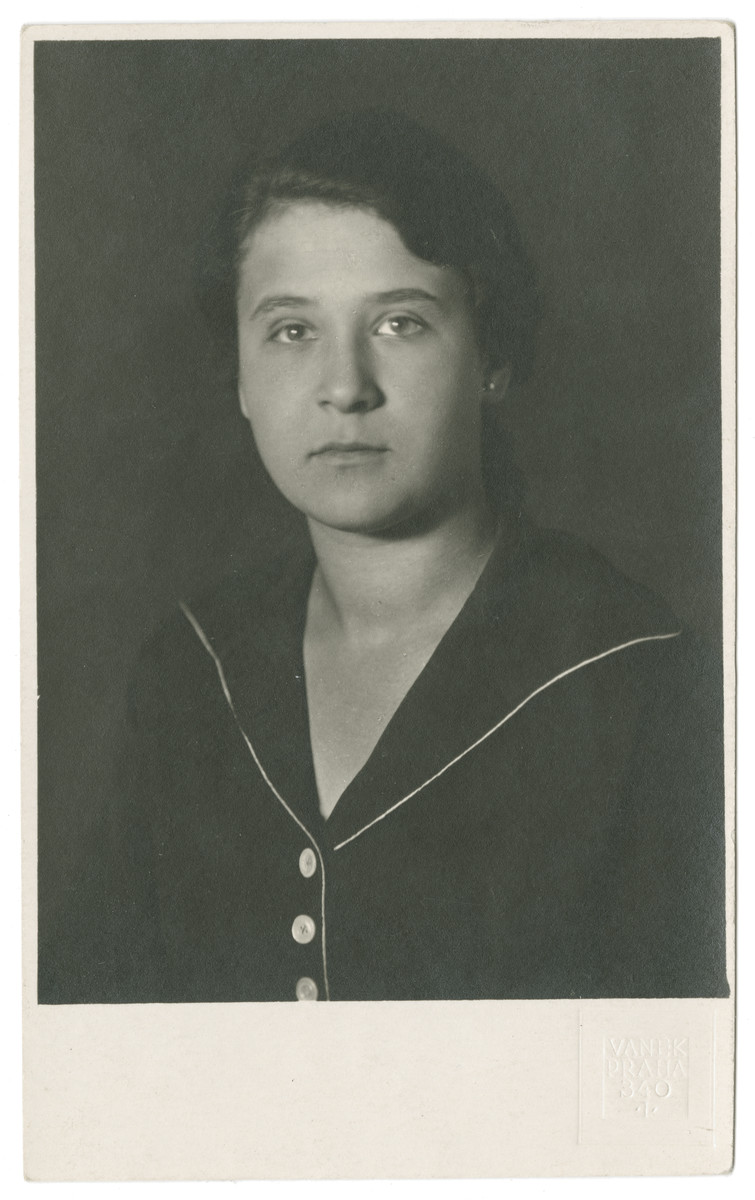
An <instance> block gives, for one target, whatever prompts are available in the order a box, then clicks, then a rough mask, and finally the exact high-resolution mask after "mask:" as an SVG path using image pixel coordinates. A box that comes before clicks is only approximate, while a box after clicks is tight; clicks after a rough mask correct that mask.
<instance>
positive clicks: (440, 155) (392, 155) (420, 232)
mask: <svg viewBox="0 0 755 1200" xmlns="http://www.w3.org/2000/svg"><path fill="white" fill-rule="evenodd" d="M297 200H319V201H323V202H325V203H328V204H333V205H343V206H359V207H364V208H368V209H370V210H372V211H374V212H376V213H377V214H378V215H379V216H381V217H383V218H384V219H385V220H387V221H390V222H391V224H392V225H393V226H394V227H395V228H396V230H397V231H398V233H399V234H400V236H401V238H402V240H403V242H404V244H405V245H406V247H407V249H408V250H410V251H411V252H412V253H413V254H416V255H417V257H418V258H423V259H425V260H426V261H428V262H432V263H435V264H437V265H439V266H448V267H455V268H456V269H457V270H459V271H460V272H462V273H463V274H464V276H465V277H466V278H467V280H468V282H469V284H470V287H471V290H472V295H473V299H474V305H475V313H476V323H477V333H478V338H479V343H480V348H481V350H482V352H483V354H484V355H485V356H486V358H487V360H488V362H489V363H490V365H491V366H492V367H499V366H503V365H504V364H506V363H508V364H510V366H511V370H512V375H513V378H514V379H515V380H517V381H520V382H521V381H522V380H524V379H525V378H526V377H527V375H528V374H529V371H530V368H531V364H532V357H533V350H534V337H535V330H536V326H537V322H538V317H539V302H538V294H537V287H536V284H535V278H534V273H533V270H532V266H531V264H530V261H529V259H528V257H527V254H526V253H525V250H524V247H523V245H522V241H521V238H520V236H519V232H518V230H517V227H516V224H515V222H514V219H513V216H512V213H511V210H510V208H509V206H508V204H507V202H506V200H505V199H504V197H503V195H502V194H501V192H500V191H499V189H498V188H497V187H496V186H495V185H494V184H493V182H492V181H491V180H490V179H489V178H488V176H487V175H485V174H484V173H483V172H482V171H480V170H479V168H478V167H477V166H475V165H474V164H473V163H472V162H471V161H470V160H469V159H468V158H467V157H466V156H465V155H463V154H462V153H461V152H460V151H459V150H457V149H456V148H455V147H453V146H451V145H450V144H449V143H448V142H446V141H445V140H444V139H443V138H441V137H439V136H438V135H437V134H435V133H431V132H430V131H429V130H427V129H424V128H423V127H422V126H420V125H418V124H416V122H414V121H412V120H410V119H409V118H408V117H406V116H404V115H401V114H398V113H392V112H380V111H375V110H368V111H365V112H359V113H352V114H348V115H342V116H338V117H335V118H333V119H331V120H329V121H326V122H324V123H323V124H321V125H318V126H316V127H314V128H313V129H310V130H308V131H307V132H306V133H304V134H303V135H302V136H300V137H299V138H297V139H296V141H294V142H292V143H291V144H290V145H288V146H287V147H285V148H284V149H283V150H281V151H279V152H277V153H275V154H271V155H267V156H265V157H261V158H259V157H258V158H254V159H252V160H251V161H248V162H246V163H245V164H244V165H243V167H242V169H241V170H240V171H239V173H238V175H237V177H236V181H235V184H234V186H233V187H232V189H231V192H230V194H229V196H228V200H227V203H226V205H225V207H224V210H223V211H222V213H221V215H220V219H219V220H218V221H217V222H216V223H215V225H214V227H213V229H212V231H211V235H210V237H209V239H208V241H207V244H206V246H205V253H204V256H203V262H202V265H201V268H200V293H201V301H202V308H203V310H204V312H205V315H206V317H207V318H208V320H209V321H210V322H211V324H212V326H213V328H214V329H215V332H216V334H217V336H218V337H219V338H220V340H221V345H222V346H223V348H224V349H226V350H228V351H235V343H236V289H237V273H238V267H239V264H240V261H241V258H242V257H243V245H244V241H245V239H246V238H247V237H248V235H249V234H250V233H251V231H252V230H253V229H254V228H255V227H256V226H257V225H258V224H259V223H260V222H261V221H262V220H263V219H264V217H265V216H266V215H268V214H269V213H270V211H271V210H273V209H274V208H275V207H276V205H278V204H283V203H286V202H291V201H297Z"/></svg>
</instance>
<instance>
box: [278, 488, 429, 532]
mask: <svg viewBox="0 0 755 1200" xmlns="http://www.w3.org/2000/svg"><path fill="white" fill-rule="evenodd" d="M294 503H296V501H294ZM296 507H297V508H298V509H299V510H300V512H303V513H304V515H305V517H307V519H308V520H310V521H315V522H316V523H317V524H318V525H324V526H325V527H327V528H328V529H337V530H339V531H340V532H342V533H361V534H365V535H384V536H385V535H390V534H392V533H396V534H398V533H400V532H401V531H403V530H405V529H407V528H409V527H410V526H412V525H414V524H415V523H416V521H417V516H416V513H415V511H414V509H413V507H412V506H410V505H396V504H390V505H389V504H376V503H375V502H374V501H370V500H368V499H367V498H366V497H365V498H364V499H358V498H357V497H354V498H352V500H351V502H349V503H347V502H344V501H343V499H341V500H339V502H338V503H333V504H323V503H320V504H307V505H305V504H296Z"/></svg>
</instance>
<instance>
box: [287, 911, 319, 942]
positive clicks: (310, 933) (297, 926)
mask: <svg viewBox="0 0 755 1200" xmlns="http://www.w3.org/2000/svg"><path fill="white" fill-rule="evenodd" d="M291 932H292V934H293V935H294V941H295V942H301V943H302V945H304V944H305V943H306V942H311V941H312V938H313V937H314V936H315V923H314V921H313V920H312V918H311V917H308V916H306V915H304V914H302V915H301V916H299V917H297V918H296V920H295V921H294V923H293V925H292V926H291Z"/></svg>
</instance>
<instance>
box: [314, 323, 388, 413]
mask: <svg viewBox="0 0 755 1200" xmlns="http://www.w3.org/2000/svg"><path fill="white" fill-rule="evenodd" d="M317 399H318V404H320V405H321V407H330V408H334V409H337V411H338V412H370V411H371V410H372V409H373V408H378V407H379V405H381V404H382V403H383V393H382V392H381V390H380V387H379V385H378V382H377V379H376V378H375V373H374V369H373V366H372V363H371V361H370V354H369V350H368V348H367V347H366V346H365V345H364V344H363V342H362V340H361V339H360V338H358V337H351V338H350V337H346V336H340V337H334V338H333V339H332V340H330V342H329V343H328V345H327V346H326V347H325V354H324V359H323V362H322V369H321V372H320V379H319V381H318V397H317Z"/></svg>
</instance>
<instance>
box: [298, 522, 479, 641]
mask: <svg viewBox="0 0 755 1200" xmlns="http://www.w3.org/2000/svg"><path fill="white" fill-rule="evenodd" d="M496 533H497V517H496V515H495V514H494V513H493V512H491V510H490V509H489V508H488V507H487V506H482V505H481V506H479V507H475V508H470V509H469V510H468V511H464V512H457V513H455V514H453V515H452V516H451V517H449V518H447V519H446V520H444V521H442V522H440V523H438V524H437V525H435V526H433V527H432V528H431V529H424V530H423V531H422V532H418V533H409V534H407V535H406V536H404V537H395V536H388V535H385V536H380V535H365V534H356V533H351V532H347V531H342V530H335V529H330V528H328V527H326V526H323V525H319V524H317V523H316V522H314V521H310V535H311V537H312V543H313V545H314V549H315V555H316V557H317V568H316V570H315V575H314V579H313V584H312V593H311V597H310V617H312V616H314V612H313V610H317V611H319V613H320V615H321V616H322V617H324V618H325V619H327V620H328V621H330V622H332V621H335V622H336V623H337V624H338V626H340V628H341V630H342V632H343V634H344V635H345V636H346V637H348V638H354V639H359V640H360V641H366V640H370V641H381V640H383V639H385V638H387V637H394V636H396V635H399V636H400V634H401V631H402V630H404V629H407V630H408V629H410V628H411V627H412V626H413V627H416V626H418V625H419V626H423V627H426V626H428V625H433V624H435V623H436V622H439V623H441V624H444V623H445V621H446V619H447V618H448V617H449V616H451V617H452V616H454V615H455V614H456V613H457V612H458V611H459V609H460V607H461V605H462V604H463V603H464V601H465V600H466V598H467V596H468V595H469V594H470V592H471V591H472V589H473V588H474V585H475V583H476V582H477V579H478V578H479V576H480V574H481V572H482V570H483V568H484V566H485V564H486V562H487V560H488V558H489V557H490V553H491V551H492V549H493V546H494V544H495V540H496Z"/></svg>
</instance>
